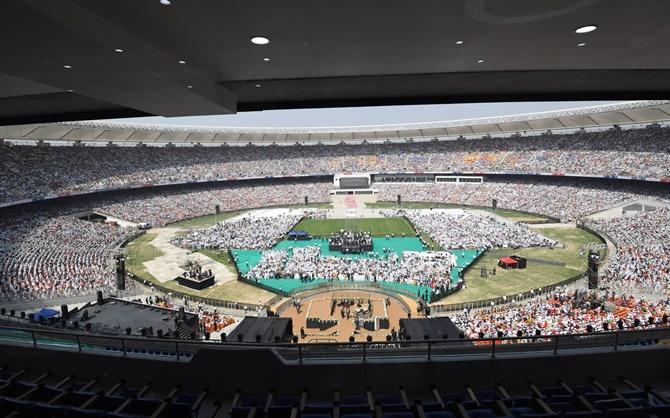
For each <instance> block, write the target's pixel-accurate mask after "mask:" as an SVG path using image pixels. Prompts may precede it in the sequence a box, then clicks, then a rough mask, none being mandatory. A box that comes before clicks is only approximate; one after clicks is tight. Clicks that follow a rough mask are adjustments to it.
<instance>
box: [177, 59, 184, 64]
mask: <svg viewBox="0 0 670 418" xmlns="http://www.w3.org/2000/svg"><path fill="white" fill-rule="evenodd" d="M177 62H178V63H180V64H186V61H184V60H179V61H177Z"/></svg>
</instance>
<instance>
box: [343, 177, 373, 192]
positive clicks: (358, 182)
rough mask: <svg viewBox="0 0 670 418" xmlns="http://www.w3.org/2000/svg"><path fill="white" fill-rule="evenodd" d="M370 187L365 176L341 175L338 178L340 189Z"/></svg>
mask: <svg viewBox="0 0 670 418" xmlns="http://www.w3.org/2000/svg"><path fill="white" fill-rule="evenodd" d="M367 187H370V183H369V180H368V178H367V177H341V178H340V188H341V189H361V188H367Z"/></svg>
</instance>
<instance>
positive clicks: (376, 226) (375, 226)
mask: <svg viewBox="0 0 670 418" xmlns="http://www.w3.org/2000/svg"><path fill="white" fill-rule="evenodd" d="M348 228H352V229H354V230H356V231H365V232H369V233H370V234H372V236H375V237H383V236H386V235H392V234H395V236H402V235H403V234H405V236H407V237H413V236H415V235H416V232H415V231H414V228H412V225H411V224H410V223H409V221H407V219H405V218H364V219H303V220H302V221H301V222H299V223H298V225H296V226H295V228H293V229H296V230H303V231H307V233H308V234H310V235H311V236H316V237H324V236H329V235H330V234H332V233H334V232H337V231H339V230H341V229H348Z"/></svg>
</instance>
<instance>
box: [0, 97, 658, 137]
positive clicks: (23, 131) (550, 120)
mask: <svg viewBox="0 0 670 418" xmlns="http://www.w3.org/2000/svg"><path fill="white" fill-rule="evenodd" d="M669 120H670V101H636V102H627V103H618V104H610V105H600V106H591V107H584V108H579V109H570V110H561V111H553V112H539V113H527V114H521V115H513V116H500V117H492V118H481V119H470V120H455V121H446V122H430V123H411V124H403V125H379V126H349V127H332V128H327V127H326V128H246V127H245V128H229V127H225V128H224V127H222V128H217V127H195V126H166V125H145V124H127V123H120V122H109V121H84V122H62V123H45V124H33V125H18V126H0V138H5V139H21V140H45V141H93V142H102V143H107V142H118V143H124V142H125V143H138V142H142V143H229V144H248V143H256V144H272V143H278V144H281V143H305V144H308V143H318V142H323V143H339V142H342V141H345V142H357V141H364V140H367V141H386V140H390V141H400V140H403V141H404V140H406V139H410V138H411V139H414V140H421V139H433V138H446V137H458V136H471V135H474V136H484V135H495V134H512V133H524V132H526V133H527V132H533V131H539V132H545V131H547V130H565V129H569V130H573V129H580V128H598V127H609V126H612V125H626V124H648V123H656V122H666V121H669Z"/></svg>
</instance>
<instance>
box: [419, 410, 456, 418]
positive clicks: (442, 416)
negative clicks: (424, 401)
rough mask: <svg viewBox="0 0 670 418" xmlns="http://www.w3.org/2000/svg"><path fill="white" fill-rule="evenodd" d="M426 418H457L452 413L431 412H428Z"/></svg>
mask: <svg viewBox="0 0 670 418" xmlns="http://www.w3.org/2000/svg"><path fill="white" fill-rule="evenodd" d="M426 418H456V415H454V413H453V412H451V411H431V412H426Z"/></svg>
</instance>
